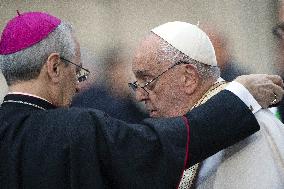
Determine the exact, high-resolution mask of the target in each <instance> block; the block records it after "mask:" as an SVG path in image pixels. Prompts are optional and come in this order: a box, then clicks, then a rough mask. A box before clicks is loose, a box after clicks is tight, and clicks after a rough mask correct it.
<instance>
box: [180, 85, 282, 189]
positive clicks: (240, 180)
mask: <svg viewBox="0 0 284 189" xmlns="http://www.w3.org/2000/svg"><path fill="white" fill-rule="evenodd" d="M224 87H225V84H224V82H223V83H222V82H221V83H220V81H217V82H216V83H215V84H214V85H213V86H212V87H211V88H210V89H209V90H208V91H207V92H206V93H205V94H204V95H203V97H202V98H201V99H200V101H199V102H198V103H197V104H196V106H198V105H200V104H202V103H204V102H206V101H207V100H208V99H209V98H210V97H212V96H214V95H215V94H216V93H217V92H219V91H220V90H222V89H224ZM196 106H195V107H196ZM232 108H234V107H232ZM255 117H256V119H257V121H258V123H259V125H260V131H258V132H256V133H255V134H253V135H251V136H250V137H248V138H246V139H245V140H243V141H241V142H239V143H237V144H235V145H233V146H231V147H229V148H226V149H225V150H222V151H220V152H219V153H217V154H215V155H213V156H211V157H209V158H207V159H206V160H204V161H203V162H202V163H200V164H197V165H196V166H197V168H194V166H193V167H192V168H190V169H187V170H186V171H185V172H184V175H183V178H182V181H181V183H180V186H179V188H180V189H184V188H190V186H191V185H192V183H193V182H192V181H193V179H194V178H195V179H196V181H195V187H194V188H196V189H284V124H283V123H282V122H281V121H280V120H278V119H277V118H276V117H275V116H274V115H273V113H272V112H271V111H270V110H268V109H265V110H264V109H261V110H259V111H258V112H256V113H255ZM196 166H195V167H196ZM198 169H199V171H198ZM192 170H193V171H192ZM196 170H197V171H196ZM195 173H196V174H195ZM194 175H195V176H194ZM191 188H193V186H191Z"/></svg>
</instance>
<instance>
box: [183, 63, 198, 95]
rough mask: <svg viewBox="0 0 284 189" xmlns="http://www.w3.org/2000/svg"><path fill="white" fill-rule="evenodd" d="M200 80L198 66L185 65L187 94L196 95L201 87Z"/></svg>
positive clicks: (185, 88)
mask: <svg viewBox="0 0 284 189" xmlns="http://www.w3.org/2000/svg"><path fill="white" fill-rule="evenodd" d="M199 82H200V78H199V75H198V72H197V68H196V66H194V65H192V64H186V65H185V71H184V90H185V92H186V94H188V95H191V94H192V93H194V92H195V91H196V89H197V87H198V85H199Z"/></svg>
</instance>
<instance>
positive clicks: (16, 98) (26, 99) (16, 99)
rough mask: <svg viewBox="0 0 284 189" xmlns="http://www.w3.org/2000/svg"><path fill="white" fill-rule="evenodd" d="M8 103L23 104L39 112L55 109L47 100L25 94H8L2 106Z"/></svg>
mask: <svg viewBox="0 0 284 189" xmlns="http://www.w3.org/2000/svg"><path fill="white" fill-rule="evenodd" d="M8 103H15V104H23V105H27V106H31V107H34V108H38V109H41V110H49V109H55V108H56V106H54V105H53V104H51V103H50V102H48V101H47V100H45V99H43V98H41V97H38V96H35V95H31V94H27V93H17V92H13V93H8V94H7V95H6V96H5V97H4V101H3V103H2V104H3V105H4V104H8Z"/></svg>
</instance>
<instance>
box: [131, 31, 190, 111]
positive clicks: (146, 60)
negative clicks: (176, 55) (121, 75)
mask: <svg viewBox="0 0 284 189" xmlns="http://www.w3.org/2000/svg"><path fill="white" fill-rule="evenodd" d="M159 48H160V46H159V41H158V37H157V36H154V35H150V36H149V37H148V38H146V39H145V40H144V41H143V42H142V43H141V45H140V46H139V47H138V49H137V51H136V53H135V56H134V60H133V64H132V70H133V72H134V75H135V77H136V79H137V82H138V84H139V85H140V86H143V85H144V84H145V83H146V82H148V81H150V80H152V79H153V78H155V77H157V76H158V75H159V74H161V73H162V72H164V71H165V70H167V69H168V68H169V67H170V66H171V64H172V63H170V62H169V61H163V60H162V59H161V57H159V56H161V54H160V53H159V51H158V50H159ZM182 72H183V69H182V65H178V66H175V67H174V68H172V69H170V70H168V71H166V72H165V73H164V74H162V75H161V76H160V77H159V78H158V79H156V80H155V81H154V82H152V83H151V84H149V85H148V86H147V87H145V88H144V89H142V88H140V87H138V89H137V91H136V98H137V100H138V101H143V102H144V103H145V105H146V108H147V111H148V112H149V114H150V116H151V117H173V116H178V115H180V112H179V107H180V104H184V98H183V95H184V92H183V90H182V83H183V82H182V78H183V77H182V76H181V75H182Z"/></svg>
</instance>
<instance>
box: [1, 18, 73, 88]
mask: <svg viewBox="0 0 284 189" xmlns="http://www.w3.org/2000/svg"><path fill="white" fill-rule="evenodd" d="M72 33H73V32H72V26H71V25H70V24H67V23H65V22H62V23H61V24H60V25H59V26H58V27H57V28H56V29H55V30H54V31H53V32H51V33H50V34H49V35H48V36H47V37H46V38H45V39H43V40H42V41H40V42H39V43H36V44H35V45H32V46H31V47H29V48H26V49H24V50H21V51H18V52H16V53H13V54H8V55H0V69H1V70H2V73H3V75H4V77H5V79H6V81H7V84H8V86H10V85H12V84H15V83H16V82H18V81H28V80H31V79H35V78H37V77H38V76H39V74H40V71H41V69H42V66H43V65H44V64H45V62H46V60H47V58H48V56H49V55H50V54H51V53H59V54H60V56H62V57H64V58H66V59H69V60H70V59H72V58H73V57H74V56H75V51H76V49H75V48H76V45H75V41H74V39H73V37H72Z"/></svg>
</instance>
